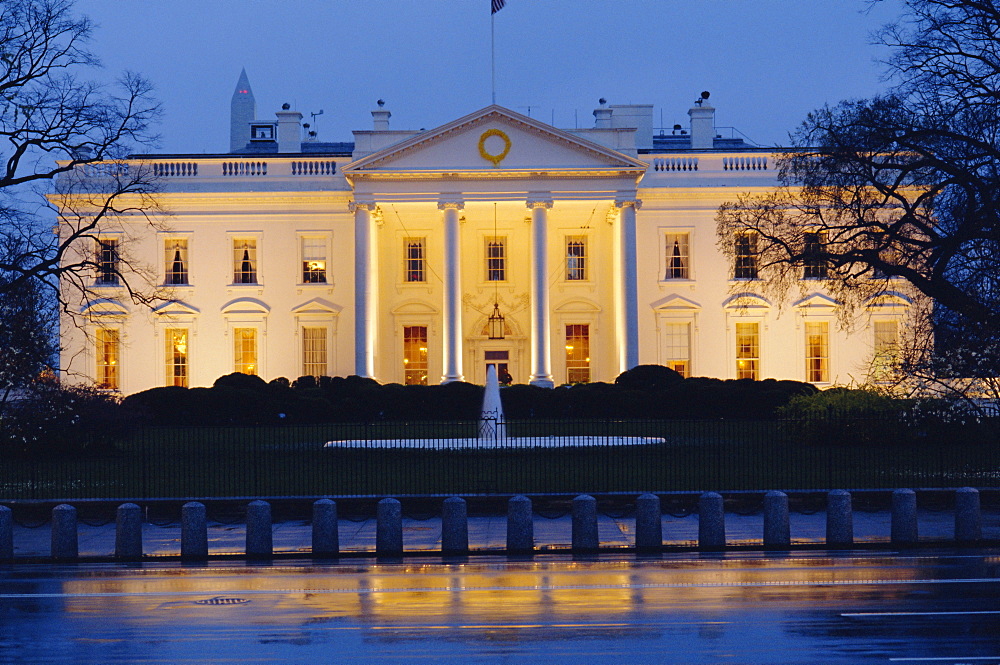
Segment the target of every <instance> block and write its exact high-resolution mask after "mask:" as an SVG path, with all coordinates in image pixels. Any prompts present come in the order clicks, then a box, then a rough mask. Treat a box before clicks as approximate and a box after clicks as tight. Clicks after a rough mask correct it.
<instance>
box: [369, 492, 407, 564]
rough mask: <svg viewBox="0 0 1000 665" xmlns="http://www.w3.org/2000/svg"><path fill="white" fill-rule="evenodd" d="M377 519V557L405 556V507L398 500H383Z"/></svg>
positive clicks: (379, 506)
mask: <svg viewBox="0 0 1000 665" xmlns="http://www.w3.org/2000/svg"><path fill="white" fill-rule="evenodd" d="M375 518H376V519H375V556H377V557H389V558H397V557H401V556H403V505H402V504H401V503H400V502H399V501H398V500H396V499H382V500H381V501H379V502H378V507H377V509H376V514H375Z"/></svg>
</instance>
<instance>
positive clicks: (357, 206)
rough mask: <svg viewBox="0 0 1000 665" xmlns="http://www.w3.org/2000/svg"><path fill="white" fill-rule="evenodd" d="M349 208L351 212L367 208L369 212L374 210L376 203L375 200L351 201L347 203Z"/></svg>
mask: <svg viewBox="0 0 1000 665" xmlns="http://www.w3.org/2000/svg"><path fill="white" fill-rule="evenodd" d="M347 208H348V209H349V210H350V211H351V212H356V211H358V210H367V211H368V212H374V211H375V208H376V205H375V202H374V201H350V202H349V203H348V204H347Z"/></svg>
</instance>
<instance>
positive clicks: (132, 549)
mask: <svg viewBox="0 0 1000 665" xmlns="http://www.w3.org/2000/svg"><path fill="white" fill-rule="evenodd" d="M115 558H116V559H122V560H124V561H138V560H139V559H141V558H142V508H140V507H139V506H137V505H136V504H134V503H123V504H122V505H120V506H118V511H117V513H116V517H115Z"/></svg>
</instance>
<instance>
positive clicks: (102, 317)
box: [62, 75, 911, 394]
mask: <svg viewBox="0 0 1000 665" xmlns="http://www.w3.org/2000/svg"><path fill="white" fill-rule="evenodd" d="M255 115H256V112H255V108H254V107H253V99H252V92H251V91H250V88H249V82H248V81H247V80H246V77H245V75H243V76H241V79H240V83H239V85H238V86H237V90H236V93H234V99H233V127H232V128H231V135H232V139H231V143H232V147H233V150H234V151H233V152H231V153H228V154H220V155H161V156H143V157H142V158H141V161H143V162H145V163H146V164H148V165H149V166H150V167H151V168H152V169H153V170H154V171H155V172H156V173H157V174H158V175H160V177H161V181H162V189H163V191H162V193H161V194H159V195H158V197H159V200H160V203H161V205H162V206H163V207H164V208H165V209H166V210H168V211H169V213H170V216H169V218H168V219H167V220H166V225H165V227H163V228H157V229H154V228H151V227H149V226H148V224H147V223H146V221H145V219H144V218H139V217H137V218H136V222H135V225H134V227H131V228H128V229H126V231H125V232H123V231H122V230H121V229H115V230H109V231H108V233H107V234H106V235H103V236H101V237H100V238H98V239H96V240H95V241H94V246H93V248H90V249H86V250H85V251H94V252H95V256H96V259H95V260H96V262H97V265H98V269H97V270H96V275H95V276H94V284H93V286H92V288H91V294H90V295H89V296H88V297H87V299H85V301H83V302H80V303H79V313H80V314H81V315H82V319H83V320H84V321H85V324H84V325H83V326H75V325H64V326H63V347H64V352H63V356H62V364H63V369H64V372H65V375H66V376H67V377H68V378H71V379H72V380H90V381H93V382H95V383H96V384H97V385H99V386H102V387H105V388H107V389H110V390H117V391H120V392H122V393H124V394H130V393H134V392H137V391H140V390H144V389H148V388H152V387H155V386H166V385H181V386H192V387H193V386H207V385H211V384H212V383H213V382H214V381H215V379H216V378H218V377H219V376H221V375H224V374H228V373H231V372H234V371H238V372H245V373H250V374H257V375H259V376H261V377H263V378H264V379H272V378H275V377H279V376H284V377H287V378H289V379H294V378H296V377H299V376H302V375H314V376H323V375H328V376H336V375H340V376H345V375H350V374H357V375H360V376H367V377H372V378H375V379H377V380H378V381H380V382H383V383H385V382H397V383H437V382H450V381H470V382H475V383H482V382H483V381H484V379H485V375H486V368H487V366H488V365H489V364H495V365H497V367H498V369H500V370H501V374H502V373H503V371H504V370H505V371H506V372H507V374H509V376H510V378H511V379H512V380H513V381H514V382H517V383H532V384H535V385H540V386H552V385H558V384H562V383H576V382H584V381H613V380H614V378H615V377H616V376H617V375H618V374H619V373H621V372H622V371H624V370H626V369H629V368H631V367H634V366H636V365H638V364H661V365H666V366H669V367H672V368H674V369H676V370H678V371H679V372H681V373H682V374H684V375H686V376H712V377H718V378H778V379H796V380H800V381H808V382H812V383H815V384H816V385H818V386H820V387H825V386H830V385H835V384H845V383H850V382H859V381H864V380H865V379H866V378H868V375H869V374H870V372H871V371H872V368H873V359H876V360H877V359H878V358H879V357H882V356H885V355H886V354H887V353H888V352H889V351H890V350H891V348H892V347H893V345H894V344H896V343H897V342H898V339H899V337H900V335H901V334H902V333H903V326H904V325H905V321H906V315H907V311H908V309H909V308H910V307H911V302H910V300H909V299H908V298H907V297H906V296H905V295H903V294H902V293H895V292H893V293H888V292H887V293H886V294H884V295H883V296H881V297H878V298H876V299H874V300H873V301H872V302H871V303H870V306H869V307H868V308H867V309H866V310H865V311H864V312H860V313H859V314H858V318H857V319H856V320H855V321H854V325H852V326H851V327H850V328H849V329H844V328H843V327H842V326H841V322H840V319H839V317H838V314H839V305H838V303H837V302H836V301H835V300H834V299H833V298H831V297H829V296H828V295H826V294H825V293H823V291H822V289H821V288H819V287H820V282H819V280H818V279H815V278H817V277H818V276H819V275H816V274H813V275H810V274H807V272H804V274H803V289H802V295H801V296H797V297H796V298H795V299H794V301H791V302H784V303H778V302H773V301H772V299H770V298H769V297H768V296H767V295H766V294H765V291H764V289H763V288H762V284H761V283H760V282H759V281H758V280H757V279H756V277H757V274H756V268H757V267H756V264H755V256H754V253H753V244H754V239H753V238H740V239H733V242H735V243H739V244H737V245H736V246H737V247H738V248H741V250H740V252H738V253H739V254H740V256H738V257H737V259H736V262H735V263H736V265H734V262H733V260H732V259H730V258H727V257H726V256H725V255H724V254H723V253H722V252H721V251H720V250H719V248H718V242H719V241H718V239H717V237H716V230H715V226H716V223H715V215H716V211H717V209H718V207H719V205H720V204H721V203H723V202H725V201H727V200H732V199H733V198H735V197H736V195H737V194H738V193H741V192H764V191H766V190H768V189H770V188H772V187H774V186H775V185H776V184H777V182H776V178H775V175H776V174H775V172H774V170H773V163H774V155H773V154H772V151H769V150H762V149H757V148H752V147H750V146H748V145H746V144H744V143H743V142H742V141H739V140H733V139H721V138H719V137H718V136H717V135H716V128H715V126H714V109H712V108H711V107H710V106H709V105H708V104H707V101H706V100H703V101H701V103H699V104H696V105H695V106H694V107H693V108H692V109H691V110H690V111H689V115H690V116H691V122H690V126H689V128H688V129H685V130H681V129H680V128H679V127H678V128H675V129H674V130H672V131H670V132H660V133H659V134H657V135H654V129H653V123H652V107H651V106H643V105H634V106H607V107H606V106H603V105H602V107H601V108H599V109H596V110H595V112H594V115H595V118H596V122H595V126H594V127H593V128H588V129H574V130H561V129H557V128H555V127H552V126H550V125H548V124H546V123H543V122H540V121H538V120H536V119H533V118H530V117H526V116H524V115H521V114H519V113H515V112H513V111H510V110H508V109H505V108H503V107H500V106H490V107H487V108H484V109H482V110H479V111H476V112H475V113H471V114H469V115H466V116H464V117H462V118H459V119H457V120H454V121H453V122H450V123H447V124H445V125H442V126H440V127H437V128H435V129H431V130H426V131H423V130H421V131H400V130H393V129H390V128H389V119H390V114H389V111H388V110H385V109H383V108H382V107H381V106H380V107H379V108H378V109H377V110H375V111H373V112H372V116H373V128H372V129H371V130H365V131H356V132H355V133H354V134H355V136H354V139H355V140H354V143H353V144H351V143H344V144H330V143H320V142H318V141H317V140H315V138H314V136H310V134H309V132H308V125H303V124H302V122H301V120H302V116H301V114H299V113H297V112H295V111H292V110H290V109H287V108H286V109H283V110H282V111H280V112H278V113H277V119H276V120H274V121H258V120H255V119H254V117H255ZM303 138H304V139H305V140H303ZM241 145H242V146H243V147H240V146H241ZM126 245H127V247H128V252H129V255H130V256H131V257H132V259H133V261H134V262H135V263H137V264H143V265H146V266H148V268H149V271H150V274H153V275H155V277H154V281H156V282H157V283H158V286H159V287H161V289H162V291H163V293H164V295H165V299H164V300H162V301H160V302H158V303H157V304H155V305H154V306H153V308H152V309H150V308H147V307H140V306H136V305H133V304H131V303H130V301H129V298H128V297H127V294H126V292H125V287H124V285H122V284H119V283H118V280H117V279H115V278H114V276H113V275H112V274H111V273H112V272H113V271H112V270H110V268H111V267H117V266H116V264H115V263H114V262H116V261H119V260H120V255H119V252H120V251H124V248H125V246H126ZM102 261H103V262H104V263H103V264H102ZM102 265H104V266H105V267H106V268H108V269H107V270H104V271H102V270H101V266H102ZM810 280H815V285H816V287H817V288H815V289H813V288H811V282H810ZM496 313H499V314H500V315H502V317H503V321H502V329H500V328H498V326H497V323H498V320H497V319H496V318H494V319H493V321H492V322H491V319H490V317H491V315H495V314H496ZM491 323H493V329H492V330H491ZM876 364H877V363H876Z"/></svg>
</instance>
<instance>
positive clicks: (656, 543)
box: [635, 494, 663, 552]
mask: <svg viewBox="0 0 1000 665" xmlns="http://www.w3.org/2000/svg"><path fill="white" fill-rule="evenodd" d="M662 547H663V513H662V511H661V508H660V497H658V496H656V495H655V494H643V495H641V496H640V497H639V498H638V499H636V501H635V549H636V550H639V551H645V552H649V551H652V550H659V549H660V548H662Z"/></svg>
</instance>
